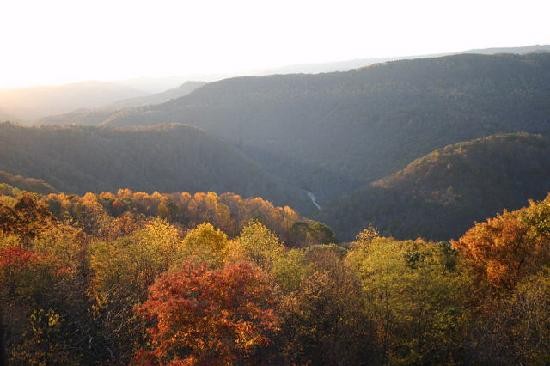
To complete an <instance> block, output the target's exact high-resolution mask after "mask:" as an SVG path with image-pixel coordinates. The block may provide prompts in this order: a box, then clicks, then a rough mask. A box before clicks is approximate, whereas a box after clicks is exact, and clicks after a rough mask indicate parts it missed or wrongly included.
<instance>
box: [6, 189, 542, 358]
mask: <svg viewBox="0 0 550 366" xmlns="http://www.w3.org/2000/svg"><path fill="white" fill-rule="evenodd" d="M165 199H167V200H168V201H172V202H173V203H175V202H178V203H177V204H176V206H178V209H176V210H170V209H168V210H167V209H165V208H161V206H162V205H163V200H165ZM185 200H187V201H188V203H189V205H188V206H187V208H185V206H186V203H184V202H185ZM239 200H240V198H238V199H235V197H225V198H224V197H209V195H204V196H200V195H199V196H193V197H190V196H188V195H187V196H186V195H185V194H182V195H180V196H179V197H176V196H166V195H160V194H153V195H148V194H143V193H137V192H136V193H133V192H129V191H120V192H118V193H116V194H102V195H91V194H87V195H85V196H83V197H67V196H65V195H63V194H61V195H59V194H53V195H49V196H36V195H34V194H30V193H26V192H21V191H17V190H13V191H12V192H8V194H2V195H0V330H1V331H2V333H1V334H2V337H1V338H0V362H1V363H2V364H15V365H38V364H55V365H107V364H108V365H141V366H145V365H232V364H238V365H321V366H323V365H327V366H332V365H338V364H343V365H412V364H415V365H420V364H421V365H432V364H439V365H447V364H458V365H503V364H517V365H543V364H545V363H546V361H547V359H548V347H549V346H550V344H549V339H550V335H549V331H548V327H547V323H548V311H549V310H550V303H549V298H548V296H547V295H548V293H549V291H550V284H549V281H548V274H549V268H548V262H549V260H550V247H549V243H550V227H549V222H550V221H549V218H550V196H549V197H547V198H546V199H545V200H543V201H539V202H534V201H531V202H530V203H529V206H528V207H525V208H523V209H521V210H518V211H514V212H506V213H503V214H501V215H498V216H496V217H494V218H490V219H488V220H487V221H484V222H482V223H479V224H476V225H475V226H473V227H471V228H470V229H469V230H468V231H467V232H466V233H465V234H464V235H463V236H462V237H461V238H459V239H458V240H456V241H453V242H452V243H449V242H430V241H425V240H420V239H418V240H414V241H413V240H404V241H399V240H397V239H395V238H392V237H384V236H381V235H380V234H379V233H377V232H376V230H374V229H372V228H369V229H365V230H363V231H361V232H360V233H359V234H358V235H357V238H356V240H355V241H354V242H353V243H352V245H351V247H350V248H344V247H340V246H337V245H334V244H324V245H309V246H306V247H303V248H289V247H288V246H285V244H284V243H283V242H282V241H281V239H280V238H279V237H278V236H277V235H276V234H275V233H274V232H273V231H272V230H270V229H269V226H270V225H273V224H275V227H276V226H277V225H278V224H279V223H282V222H280V221H277V220H275V221H271V219H268V220H267V221H264V222H265V224H262V222H260V221H252V222H249V223H248V224H245V225H244V226H243V227H239V228H237V231H236V232H233V233H232V234H230V235H227V234H226V233H224V231H222V230H220V229H219V228H216V227H215V226H213V225H212V224H210V223H202V224H199V225H197V226H194V227H193V226H191V227H189V226H186V225H181V224H182V223H183V222H174V221H172V222H170V221H168V220H169V216H168V217H167V216H166V213H169V212H173V213H178V214H184V215H188V214H196V213H198V212H200V211H201V208H200V206H201V204H199V207H195V208H192V206H193V204H191V203H192V202H193V201H195V202H201V201H202V202H203V203H204V204H208V203H214V204H220V203H221V202H225V203H229V202H233V203H235V204H237V206H240V205H242V206H241V208H242V209H244V211H245V212H246V211H247V210H246V208H247V207H249V206H250V205H251V204H252V205H254V204H253V202H252V201H248V202H247V201H240V203H239ZM155 201H157V202H160V204H159V205H158V206H156V209H157V212H156V213H153V212H152V211H151V215H152V217H151V216H149V215H142V213H143V212H144V210H145V211H146V210H148V209H149V207H151V208H152V207H155V204H156V203H155ZM151 203H152V205H150V206H147V205H148V204H151ZM179 204H182V205H179ZM134 208H137V209H138V210H137V212H136V211H134ZM265 208H266V210H265V211H264V213H268V214H269V213H277V212H280V210H281V208H275V207H272V206H271V207H270V206H269V205H268V206H265ZM119 210H120V211H119ZM214 211H220V209H219V208H218V209H214V210H212V211H211V212H214ZM221 211H223V210H221ZM221 211H220V212H221ZM230 211H231V214H235V212H237V211H238V210H237V211H234V210H233V209H232V208H230ZM156 215H159V216H160V217H155V216H156ZM274 217H277V215H275V216H274ZM195 218H197V217H195ZM233 218H235V217H234V216H233ZM294 219H295V218H293V219H292V220H294ZM264 220H265V218H264ZM188 223H189V224H190V223H191V221H189V222H188ZM90 224H91V225H90ZM434 224H435V225H436V223H434ZM266 225H267V226H266ZM283 227H284V224H283ZM284 233H285V231H284V230H283V234H284ZM327 239H328V240H330V238H325V240H327Z"/></svg>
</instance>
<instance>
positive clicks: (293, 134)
mask: <svg viewBox="0 0 550 366" xmlns="http://www.w3.org/2000/svg"><path fill="white" fill-rule="evenodd" d="M547 50H548V47H546V46H542V47H538V46H537V47H535V48H529V47H527V48H517V49H513V50H511V51H513V52H516V53H518V54H510V53H507V54H503V53H502V52H506V51H509V50H507V49H491V50H479V51H478V52H477V53H476V54H471V53H468V54H456V55H450V56H443V57H431V58H416V59H407V60H397V61H391V62H386V63H381V64H375V65H370V66H367V67H362V68H358V69H354V70H350V71H341V72H327V73H322V74H289V75H271V76H248V77H235V78H230V79H224V80H221V81H217V82H210V83H207V84H203V83H194V84H184V85H182V86H181V87H180V88H177V89H173V90H169V91H167V92H164V93H159V94H155V95H148V96H136V97H133V98H131V99H125V100H124V101H120V102H116V103H115V102H114V101H113V102H110V104H109V106H108V107H103V108H95V109H89V110H86V111H76V112H73V113H66V114H61V115H56V116H50V117H47V118H44V119H42V120H41V122H40V123H43V124H81V125H94V126H101V127H94V128H92V127H72V128H55V127H47V128H46V127H43V128H31V129H22V128H20V127H15V126H12V125H3V126H2V128H1V129H0V133H2V134H3V138H4V141H22V142H21V143H20V144H19V145H20V147H14V146H10V148H9V149H8V148H4V149H3V151H2V156H3V157H4V156H8V157H10V158H9V159H6V158H2V159H1V161H2V165H1V166H0V169H3V170H5V171H6V172H8V173H9V174H21V175H23V176H26V177H32V178H38V179H43V180H45V181H46V182H47V183H49V184H51V185H52V186H54V187H56V188H57V189H59V190H63V191H73V192H80V193H81V192H84V191H86V190H91V191H100V190H115V189H116V188H118V187H119V186H129V187H131V188H134V189H137V190H148V191H151V190H159V191H180V190H181V191H207V190H213V191H217V192H224V191H235V192H236V193H239V194H241V195H243V196H248V195H260V196H263V197H266V198H268V199H271V200H273V201H274V202H275V203H276V204H279V205H282V204H289V205H291V206H293V207H295V208H297V209H299V210H300V211H302V213H303V214H305V215H309V216H311V217H314V218H322V220H324V221H325V222H327V223H328V224H330V225H331V226H333V228H334V229H336V232H337V234H338V236H339V238H341V239H350V238H351V236H352V235H353V233H355V232H357V230H358V229H360V228H361V227H364V226H366V225H368V224H369V223H374V224H375V225H377V226H379V228H380V229H381V230H383V231H384V232H387V233H390V234H393V235H397V236H402V237H411V236H416V235H420V236H426V237H429V238H432V239H433V238H435V239H448V238H451V237H456V236H457V235H459V234H461V230H464V229H465V228H467V227H469V226H470V225H471V224H472V223H473V221H474V220H478V219H481V218H483V217H486V216H490V215H493V214H495V213H496V212H498V211H500V210H502V209H504V208H510V209H513V208H517V207H519V206H520V205H522V204H523V203H524V202H525V200H526V199H527V198H542V196H544V193H545V192H548V191H549V190H550V187H549V186H548V182H549V181H550V177H549V176H548V173H547V172H548V170H550V169H547V168H548V167H549V161H550V154H548V134H549V133H550V104H549V103H548V100H550V53H545V52H537V53H529V52H531V51H547ZM481 53H486V55H483V54H481ZM493 53H498V54H493ZM519 53H525V54H524V55H520V54H519ZM166 123H178V124H181V125H178V126H175V125H170V126H164V127H163V126H162V124H166ZM159 125H161V126H159ZM183 125H188V126H193V127H188V126H183ZM136 126H149V127H146V128H145V129H143V128H142V127H139V128H138V129H136ZM151 126H153V127H151ZM197 128H198V129H197ZM519 132H522V133H523V132H524V133H527V134H518V133H519ZM503 134H504V135H503ZM493 135H494V136H493ZM488 136H492V137H488ZM486 137H487V138H486ZM480 138H481V139H480ZM23 146H25V147H26V148H22V147H23ZM437 149H442V150H437ZM434 150H435V152H434ZM426 154H428V155H426ZM109 159H114V160H113V161H114V162H110V163H107V162H108V161H109ZM489 165H490V167H491V169H484V167H485V166H489ZM438 174H439V175H438ZM441 174H443V176H442V175H441ZM374 182H376V183H374ZM497 182H498V183H499V184H500V191H499V192H501V193H502V194H500V193H498V194H494V195H493V194H492V193H491V192H493V188H492V186H493V185H494V184H496V183H497ZM310 198H313V199H314V200H315V201H316V203H319V204H320V207H321V210H319V209H318V208H316V206H315V205H314V204H313V203H312V202H311V201H310ZM419 211H420V212H422V214H421V215H420V216H421V217H422V218H423V219H422V220H420V221H419V219H418V218H417V214H416V213H417V212H419ZM442 212H444V213H445V214H442ZM352 213H353V215H354V217H353V218H349V215H351V214H352ZM435 221H437V222H439V224H438V225H437V227H434V225H433V223H434V222H435Z"/></svg>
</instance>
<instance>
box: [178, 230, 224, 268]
mask: <svg viewBox="0 0 550 366" xmlns="http://www.w3.org/2000/svg"><path fill="white" fill-rule="evenodd" d="M227 244H228V240H227V235H225V233H223V232H222V231H221V230H219V229H216V228H214V226H212V224H209V223H205V224H200V225H198V226H197V227H196V228H195V229H193V230H190V231H189V232H188V233H187V234H186V235H185V239H183V242H182V249H183V256H184V257H186V258H191V259H194V260H196V261H199V262H204V263H208V264H209V265H210V266H212V267H220V266H221V265H222V264H223V261H224V257H225V254H226V250H227Z"/></svg>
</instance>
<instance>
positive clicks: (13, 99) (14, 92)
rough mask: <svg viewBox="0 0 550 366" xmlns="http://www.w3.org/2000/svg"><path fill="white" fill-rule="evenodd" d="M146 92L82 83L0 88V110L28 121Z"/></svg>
mask: <svg viewBox="0 0 550 366" xmlns="http://www.w3.org/2000/svg"><path fill="white" fill-rule="evenodd" d="M145 94H146V93H144V92H143V91H140V90H137V89H133V88H128V87H125V86H121V85H118V84H116V83H109V82H96V81H89V82H80V83H72V84H66V85H60V86H44V87H34V88H24V89H3V90H2V89H0V109H2V110H3V111H4V112H5V113H8V114H10V115H12V116H13V117H14V118H18V119H21V120H25V121H32V120H35V119H38V118H41V117H44V116H47V115H52V114H58V113H64V112H68V111H72V110H75V109H78V108H84V107H85V108H96V107H100V106H104V105H106V104H110V103H113V102H115V101H118V100H121V99H127V98H133V97H138V96H143V95H145Z"/></svg>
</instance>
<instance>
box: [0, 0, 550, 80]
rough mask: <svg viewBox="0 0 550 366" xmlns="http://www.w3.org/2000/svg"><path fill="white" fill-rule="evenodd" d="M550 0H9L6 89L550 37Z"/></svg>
mask: <svg viewBox="0 0 550 366" xmlns="http://www.w3.org/2000/svg"><path fill="white" fill-rule="evenodd" d="M548 14H550V1H548V0H521V1H508V0H499V1H493V0H475V1H472V0H460V1H459V0H451V1H449V0H437V1H435V0H434V1H432V0H429V1H424V0H377V1H348V0H338V1H322V0H316V1H309V0H290V1H288V0H276V1H271V0H253V1H244V0H225V1H212V0H179V1H169V0H154V1H153V0H151V1H140V0H86V1H84V0H47V1H46V0H0V88H12V87H26V86H33V85H48V84H60V83H67V82H74V81H83V80H102V81H107V80H122V79H127V78H135V77H164V76H170V75H193V74H209V73H213V74H239V73H240V74H246V73H247V72H250V71H253V70H262V69H268V68H272V67H280V66H284V65H289V64H301V63H323V62H331V61H339V60H346V59H355V58H370V57H397V56H410V55H421V54H427V53H437V52H452V51H463V50H467V49H473V48H485V47H503V46H521V45H534V44H550V26H549V25H548Z"/></svg>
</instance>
